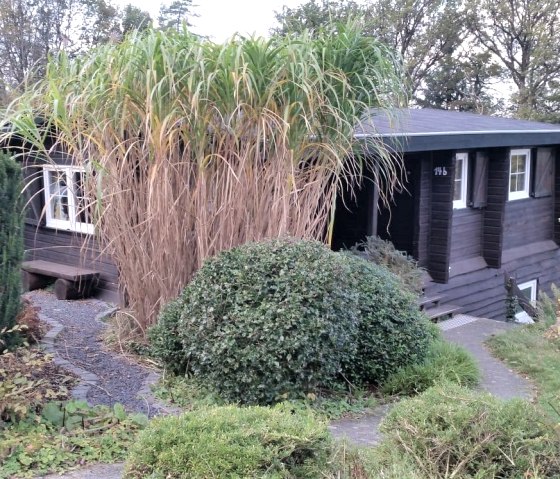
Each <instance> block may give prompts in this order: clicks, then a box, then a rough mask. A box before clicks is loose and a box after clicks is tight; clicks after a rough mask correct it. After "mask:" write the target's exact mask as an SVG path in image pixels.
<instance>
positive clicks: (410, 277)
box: [350, 236, 424, 293]
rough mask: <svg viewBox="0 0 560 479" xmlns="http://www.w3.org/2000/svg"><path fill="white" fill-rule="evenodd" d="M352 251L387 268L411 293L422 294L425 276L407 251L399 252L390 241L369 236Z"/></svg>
mask: <svg viewBox="0 0 560 479" xmlns="http://www.w3.org/2000/svg"><path fill="white" fill-rule="evenodd" d="M350 251H351V252H352V253H354V254H356V255H357V256H360V257H361V258H363V259H365V260H367V261H371V262H372V263H375V264H379V265H382V266H385V267H386V268H387V269H388V270H389V271H391V273H394V274H395V275H397V276H398V277H399V278H400V279H401V280H402V282H403V283H404V284H405V285H406V286H407V287H408V288H410V290H411V291H414V292H415V293H421V292H422V288H423V287H424V282H423V274H422V269H420V268H419V267H418V262H417V261H416V260H415V259H414V258H413V257H412V256H409V255H408V254H406V252H405V251H399V250H397V249H396V248H395V246H394V245H393V243H391V242H390V241H386V240H383V239H381V238H380V237H379V236H368V237H367V238H366V239H365V241H362V242H360V243H358V244H356V245H354V246H353V247H352V248H351V249H350Z"/></svg>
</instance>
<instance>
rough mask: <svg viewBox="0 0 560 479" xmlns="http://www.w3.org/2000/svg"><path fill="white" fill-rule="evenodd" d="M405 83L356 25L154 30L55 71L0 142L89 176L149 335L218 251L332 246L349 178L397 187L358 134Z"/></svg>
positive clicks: (102, 230)
mask: <svg viewBox="0 0 560 479" xmlns="http://www.w3.org/2000/svg"><path fill="white" fill-rule="evenodd" d="M403 78H404V76H403V73H402V70H401V69H400V66H399V62H398V61H397V60H396V59H395V58H394V57H393V55H392V54H391V53H390V52H389V51H388V50H387V49H386V48H385V47H384V46H382V45H381V44H379V43H378V42H376V41H375V40H374V39H372V38H367V37H364V36H362V35H361V33H360V30H359V29H358V28H357V27H355V26H353V25H348V26H341V25H339V26H338V27H337V29H336V30H329V31H323V32H319V33H316V34H314V35H313V36H311V35H310V34H307V33H305V34H303V35H297V36H296V35H293V36H287V37H283V38H273V39H271V40H265V39H262V38H241V37H234V38H232V39H231V40H229V41H228V42H226V43H225V44H215V43H212V42H210V41H207V40H204V39H200V38H198V37H196V36H193V35H191V34H189V33H187V32H182V33H177V32H171V31H166V32H158V31H148V32H146V33H144V34H143V35H133V36H130V37H128V38H127V39H125V40H124V41H123V42H122V43H120V44H118V45H107V46H104V47H102V48H99V49H97V50H95V51H93V52H92V53H91V54H89V55H88V56H86V57H83V58H76V59H69V58H68V57H67V56H64V55H61V56H60V57H59V58H57V59H56V60H55V61H53V62H51V63H50V65H49V67H48V73H47V76H46V78H45V80H44V81H41V82H40V83H38V84H37V85H36V86H35V87H34V88H33V89H31V90H29V91H28V92H26V93H25V94H24V95H23V96H22V97H21V98H19V99H18V100H16V101H15V102H14V103H13V104H12V105H11V106H10V107H9V109H8V112H7V116H6V120H5V125H9V127H8V129H9V132H7V133H6V132H4V133H3V139H4V140H5V141H6V140H7V141H9V137H10V136H13V135H14V134H17V135H19V136H22V137H24V138H25V139H26V140H27V143H26V145H27V147H26V150H29V147H30V146H31V145H33V147H34V148H36V149H38V150H39V151H38V154H41V155H45V156H46V157H47V158H48V157H49V154H51V153H52V151H53V150H54V149H58V150H64V151H66V152H68V153H69V154H70V155H71V156H72V158H73V161H74V162H75V163H76V164H77V165H82V166H84V167H85V168H86V172H87V188H88V193H89V197H90V198H93V199H94V201H93V203H92V206H91V212H92V214H93V216H94V218H95V223H96V228H95V231H96V234H97V236H98V240H99V241H100V243H101V244H102V245H103V247H104V249H105V251H106V252H108V253H109V254H110V255H111V256H112V258H113V259H114V261H115V263H116V265H117V267H118V270H119V274H120V283H121V286H122V288H123V292H124V294H125V297H126V299H127V301H128V306H129V307H130V308H131V310H132V311H134V314H135V320H134V324H135V325H137V328H138V330H139V331H141V332H143V331H144V330H145V328H146V327H147V326H149V325H150V324H152V323H153V322H154V321H155V320H156V317H157V313H158V311H159V309H160V307H161V306H162V305H163V304H164V303H165V302H166V301H168V300H169V299H170V298H172V297H174V296H175V295H177V293H178V292H179V291H180V289H181V288H182V287H183V286H184V285H185V284H186V283H187V282H188V281H189V279H190V278H191V277H192V276H193V274H194V272H195V271H196V270H197V269H198V268H199V267H200V265H201V264H202V262H203V261H204V260H205V258H207V257H209V256H212V255H214V254H216V253H217V252H219V251H221V250H223V249H226V248H231V247H233V246H235V245H238V244H241V243H244V242H247V241H256V240H261V239H263V238H270V237H278V236H284V235H291V236H295V237H299V238H314V239H320V240H328V234H329V233H328V232H329V231H330V228H329V224H330V223H331V222H332V211H333V205H334V199H335V196H336V192H337V188H338V187H339V185H340V183H341V181H342V179H343V178H345V179H347V178H350V179H351V182H352V183H353V184H354V185H356V184H358V183H359V181H360V179H361V178H362V174H363V173H364V172H365V171H366V170H367V171H370V172H372V171H373V172H376V176H375V181H376V182H377V183H378V184H379V185H382V188H383V191H385V192H388V191H389V192H390V191H391V188H393V187H395V185H397V184H398V182H399V178H400V168H401V167H400V162H399V160H398V159H397V158H395V157H394V156H392V155H391V153H390V152H389V151H387V150H386V149H385V148H384V147H383V146H382V145H381V144H380V143H375V142H370V143H369V144H367V145H365V144H364V143H361V144H360V145H358V144H357V143H356V142H355V140H354V137H353V131H354V128H355V126H356V124H357V123H358V122H359V120H360V118H361V117H362V115H363V113H364V112H365V111H366V109H368V108H370V107H378V108H383V109H388V108H390V107H393V106H397V105H399V104H401V103H402V100H403V96H404V95H403V92H404V87H403ZM37 119H40V121H37ZM53 133H54V134H55V135H56V139H57V141H56V145H55V146H53V147H52V148H50V149H49V150H48V151H46V149H45V147H44V139H45V137H46V135H48V134H53ZM358 147H359V150H358V149H357V148H358ZM364 148H365V149H367V155H364V154H363V151H364ZM23 153H26V152H23ZM27 153H28V151H27ZM27 153H26V154H27ZM331 226H332V225H331Z"/></svg>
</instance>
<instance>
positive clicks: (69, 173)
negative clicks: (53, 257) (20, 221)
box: [43, 165, 94, 234]
mask: <svg viewBox="0 0 560 479" xmlns="http://www.w3.org/2000/svg"><path fill="white" fill-rule="evenodd" d="M53 171H54V172H57V173H63V174H64V175H65V176H66V187H67V190H68V217H69V219H68V220H61V219H59V218H53V216H52V212H51V208H50V201H51V197H52V192H51V191H50V187H51V184H50V179H49V173H52V172H53ZM74 173H85V170H84V169H83V168H77V167H75V166H63V165H52V166H50V165H49V166H44V167H43V198H44V200H45V210H44V211H45V220H46V226H47V228H54V229H57V230H66V231H76V232H78V233H85V234H93V233H94V225H93V224H92V223H83V222H80V221H76V216H77V215H76V213H77V211H76V198H75V195H74V178H73V174H74Z"/></svg>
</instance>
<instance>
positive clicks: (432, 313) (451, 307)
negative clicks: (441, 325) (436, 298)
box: [424, 304, 461, 323]
mask: <svg viewBox="0 0 560 479" xmlns="http://www.w3.org/2000/svg"><path fill="white" fill-rule="evenodd" d="M460 309H461V306H457V305H455V304H442V305H439V306H436V307H434V308H428V309H425V310H424V312H425V313H426V314H427V315H428V318H430V320H431V321H433V322H435V323H437V322H439V321H443V320H444V319H449V318H452V317H453V315H454V314H455V313H456V312H458V311H459V310H460Z"/></svg>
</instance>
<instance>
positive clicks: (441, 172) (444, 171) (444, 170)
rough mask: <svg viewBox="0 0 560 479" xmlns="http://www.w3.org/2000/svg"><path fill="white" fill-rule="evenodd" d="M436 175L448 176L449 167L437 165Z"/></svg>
mask: <svg viewBox="0 0 560 479" xmlns="http://www.w3.org/2000/svg"><path fill="white" fill-rule="evenodd" d="M434 176H447V168H446V167H445V166H436V167H435V168H434Z"/></svg>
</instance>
